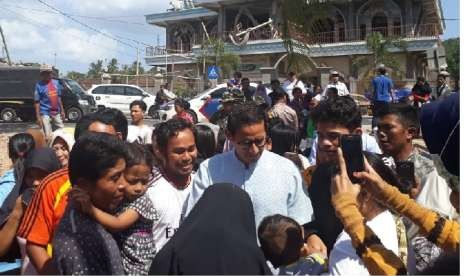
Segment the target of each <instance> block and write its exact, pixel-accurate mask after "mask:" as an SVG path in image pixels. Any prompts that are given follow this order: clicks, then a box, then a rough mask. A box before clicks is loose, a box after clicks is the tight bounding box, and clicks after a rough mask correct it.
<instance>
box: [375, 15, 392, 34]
mask: <svg viewBox="0 0 465 276" xmlns="http://www.w3.org/2000/svg"><path fill="white" fill-rule="evenodd" d="M371 30H372V32H379V33H381V34H382V35H383V36H384V37H387V35H388V20H387V17H386V15H384V14H383V13H377V14H376V15H375V16H373V19H372V20H371Z"/></svg>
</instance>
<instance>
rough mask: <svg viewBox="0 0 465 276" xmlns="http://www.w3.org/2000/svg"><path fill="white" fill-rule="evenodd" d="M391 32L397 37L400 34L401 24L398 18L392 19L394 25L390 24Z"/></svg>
mask: <svg viewBox="0 0 465 276" xmlns="http://www.w3.org/2000/svg"><path fill="white" fill-rule="evenodd" d="M392 34H393V35H394V36H395V37H399V36H401V35H402V26H401V24H400V21H398V20H396V21H394V25H393V26H392Z"/></svg>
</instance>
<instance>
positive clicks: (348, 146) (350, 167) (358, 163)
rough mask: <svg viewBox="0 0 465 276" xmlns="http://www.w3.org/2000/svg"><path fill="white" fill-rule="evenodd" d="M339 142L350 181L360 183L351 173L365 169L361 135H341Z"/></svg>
mask: <svg viewBox="0 0 465 276" xmlns="http://www.w3.org/2000/svg"><path fill="white" fill-rule="evenodd" d="M340 142H341V148H342V153H343V155H344V159H345V161H346V167H347V174H348V175H349V178H350V180H351V181H352V183H360V180H359V179H357V178H355V177H354V176H353V173H354V172H361V171H364V170H365V162H364V159H363V152H362V137H361V136H360V135H342V136H341V141H340Z"/></svg>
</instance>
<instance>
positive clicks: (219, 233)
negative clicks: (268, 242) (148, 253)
mask: <svg viewBox="0 0 465 276" xmlns="http://www.w3.org/2000/svg"><path fill="white" fill-rule="evenodd" d="M149 274H165V275H166V274H191V275H193V274H209V275H211V274H216V275H219V274H233V275H247V274H255V275H258V274H271V273H270V270H269V268H268V266H267V264H266V260H265V257H264V255H263V253H262V251H261V250H260V248H259V247H258V244H257V234H256V229H255V220H254V212H253V207H252V202H251V200H250V197H249V195H248V194H247V193H246V192H245V191H243V190H242V189H240V188H238V187H236V186H234V185H232V184H215V185H212V186H210V187H209V188H208V189H207V190H206V191H205V193H204V194H203V196H202V197H201V198H200V200H199V201H198V202H197V204H196V205H195V207H194V209H193V210H192V211H191V212H190V214H189V216H188V217H187V218H186V219H185V220H184V222H183V223H182V224H181V227H179V229H178V231H177V232H176V234H175V235H174V236H173V237H172V238H171V239H170V241H169V242H168V243H167V244H166V245H165V246H164V247H163V248H162V250H161V251H160V252H159V253H158V254H157V256H156V257H155V259H154V260H153V263H152V266H151V268H150V272H149Z"/></svg>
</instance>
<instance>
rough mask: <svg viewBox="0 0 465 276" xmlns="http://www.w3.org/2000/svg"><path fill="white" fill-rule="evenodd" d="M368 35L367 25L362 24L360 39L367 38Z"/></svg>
mask: <svg viewBox="0 0 465 276" xmlns="http://www.w3.org/2000/svg"><path fill="white" fill-rule="evenodd" d="M366 36H367V25H365V24H362V25H360V30H359V39H360V40H365V39H366Z"/></svg>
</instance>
